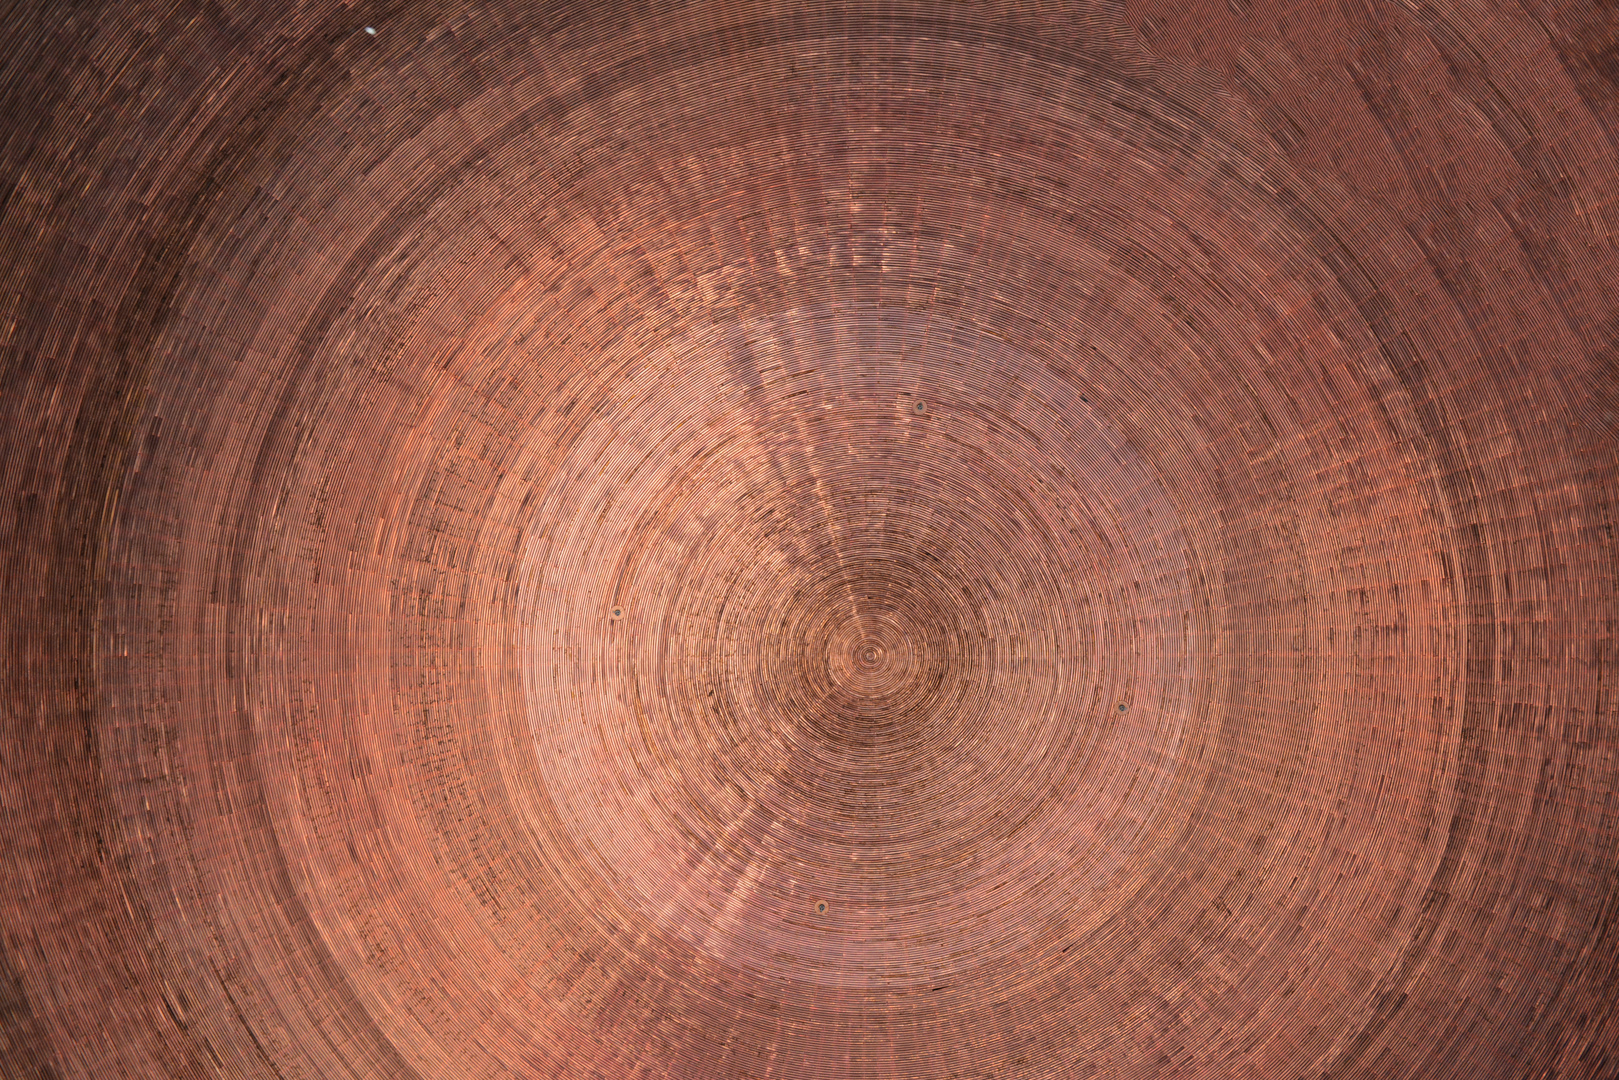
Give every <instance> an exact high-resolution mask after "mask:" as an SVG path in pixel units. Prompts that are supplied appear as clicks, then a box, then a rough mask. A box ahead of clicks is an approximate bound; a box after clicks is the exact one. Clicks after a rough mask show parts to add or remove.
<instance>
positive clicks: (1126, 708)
mask: <svg viewBox="0 0 1619 1080" xmlns="http://www.w3.org/2000/svg"><path fill="white" fill-rule="evenodd" d="M1119 711H1120V712H1129V711H1130V706H1128V705H1126V704H1125V703H1124V702H1122V701H1121V702H1119Z"/></svg>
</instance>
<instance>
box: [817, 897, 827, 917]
mask: <svg viewBox="0 0 1619 1080" xmlns="http://www.w3.org/2000/svg"><path fill="white" fill-rule="evenodd" d="M815 914H817V915H825V914H826V901H825V900H822V901H821V902H820V903H818V904H816V905H815Z"/></svg>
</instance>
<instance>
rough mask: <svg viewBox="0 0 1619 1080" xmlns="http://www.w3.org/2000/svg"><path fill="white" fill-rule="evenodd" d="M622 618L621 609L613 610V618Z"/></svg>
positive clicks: (622, 612)
mask: <svg viewBox="0 0 1619 1080" xmlns="http://www.w3.org/2000/svg"><path fill="white" fill-rule="evenodd" d="M623 617H624V609H623V608H621V607H616V608H614V609H613V618H615V619H622V618H623Z"/></svg>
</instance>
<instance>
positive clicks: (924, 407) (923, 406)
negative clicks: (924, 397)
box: [916, 401, 928, 415]
mask: <svg viewBox="0 0 1619 1080" xmlns="http://www.w3.org/2000/svg"><path fill="white" fill-rule="evenodd" d="M916 411H917V414H918V415H921V414H922V413H925V412H927V411H928V403H927V402H925V401H918V402H917V403H916Z"/></svg>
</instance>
